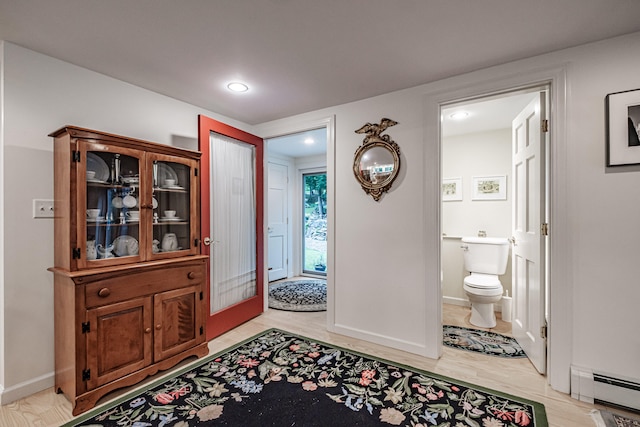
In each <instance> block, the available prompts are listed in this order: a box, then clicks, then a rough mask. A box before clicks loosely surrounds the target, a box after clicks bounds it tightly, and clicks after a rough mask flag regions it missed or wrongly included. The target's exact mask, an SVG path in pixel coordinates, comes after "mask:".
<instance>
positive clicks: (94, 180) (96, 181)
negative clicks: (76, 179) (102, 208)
mask: <svg viewBox="0 0 640 427" xmlns="http://www.w3.org/2000/svg"><path fill="white" fill-rule="evenodd" d="M87 182H93V183H95V184H106V183H107V181H101V180H99V179H95V178H92V179H87Z"/></svg>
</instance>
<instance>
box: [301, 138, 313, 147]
mask: <svg viewBox="0 0 640 427" xmlns="http://www.w3.org/2000/svg"><path fill="white" fill-rule="evenodd" d="M314 142H315V141H314V140H313V138H306V139H305V140H304V143H305V144H307V145H311V144H313V143H314Z"/></svg>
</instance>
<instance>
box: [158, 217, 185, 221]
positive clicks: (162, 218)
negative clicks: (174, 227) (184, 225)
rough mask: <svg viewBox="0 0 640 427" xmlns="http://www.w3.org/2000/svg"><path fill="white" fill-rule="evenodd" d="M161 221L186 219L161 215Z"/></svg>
mask: <svg viewBox="0 0 640 427" xmlns="http://www.w3.org/2000/svg"><path fill="white" fill-rule="evenodd" d="M160 221H184V219H182V218H178V217H175V216H174V217H171V218H166V217H161V218H160Z"/></svg>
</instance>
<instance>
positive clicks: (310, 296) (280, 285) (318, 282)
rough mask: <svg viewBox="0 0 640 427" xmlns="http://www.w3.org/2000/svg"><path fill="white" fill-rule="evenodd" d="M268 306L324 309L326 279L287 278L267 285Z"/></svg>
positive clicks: (304, 309) (289, 309) (312, 309)
mask: <svg viewBox="0 0 640 427" xmlns="http://www.w3.org/2000/svg"><path fill="white" fill-rule="evenodd" d="M269 307H270V308H275V309H278V310H287V311H325V310H326V309H327V281H326V280H322V279H304V280H288V281H284V282H276V283H272V284H270V285H269Z"/></svg>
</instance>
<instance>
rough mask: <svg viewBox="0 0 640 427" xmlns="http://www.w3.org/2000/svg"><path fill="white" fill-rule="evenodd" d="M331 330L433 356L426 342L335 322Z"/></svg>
mask: <svg viewBox="0 0 640 427" xmlns="http://www.w3.org/2000/svg"><path fill="white" fill-rule="evenodd" d="M331 332H335V333H337V334H341V335H345V336H348V337H351V338H357V339H360V340H363V341H368V342H372V343H376V344H380V345H384V346H387V347H391V348H395V349H398V350H404V351H407V352H409V353H413V354H418V355H420V356H425V357H430V358H433V357H432V356H431V353H430V352H429V351H428V349H427V348H426V347H425V345H424V344H420V343H415V342H410V341H404V340H399V339H397V338H393V337H389V336H385V335H380V334H374V333H371V332H368V331H363V330H360V329H355V328H351V327H347V326H344V325H336V324H334V325H333V328H331Z"/></svg>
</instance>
